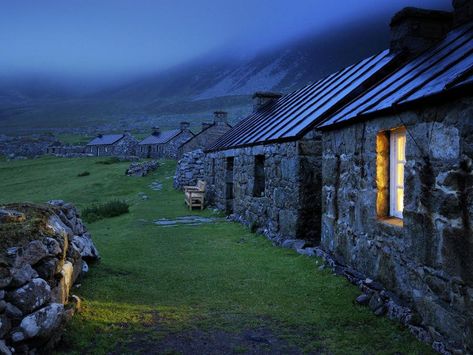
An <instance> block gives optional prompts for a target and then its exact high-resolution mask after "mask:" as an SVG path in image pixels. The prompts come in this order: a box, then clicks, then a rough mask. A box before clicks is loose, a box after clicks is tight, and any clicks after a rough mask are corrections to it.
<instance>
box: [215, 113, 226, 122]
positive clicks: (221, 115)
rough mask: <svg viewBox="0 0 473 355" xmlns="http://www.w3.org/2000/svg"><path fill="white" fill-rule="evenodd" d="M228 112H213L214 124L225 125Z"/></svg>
mask: <svg viewBox="0 0 473 355" xmlns="http://www.w3.org/2000/svg"><path fill="white" fill-rule="evenodd" d="M227 116H228V112H225V111H215V112H214V123H215V124H217V125H223V124H226V123H227Z"/></svg>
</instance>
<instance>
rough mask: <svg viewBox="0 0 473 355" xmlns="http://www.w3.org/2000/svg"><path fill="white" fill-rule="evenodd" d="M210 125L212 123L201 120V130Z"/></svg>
mask: <svg viewBox="0 0 473 355" xmlns="http://www.w3.org/2000/svg"><path fill="white" fill-rule="evenodd" d="M211 125H212V123H209V122H202V131H205V130H206V129H207V128H209V127H210V126H211Z"/></svg>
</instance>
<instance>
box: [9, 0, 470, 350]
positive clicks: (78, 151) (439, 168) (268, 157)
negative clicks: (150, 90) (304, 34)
mask: <svg viewBox="0 0 473 355" xmlns="http://www.w3.org/2000/svg"><path fill="white" fill-rule="evenodd" d="M449 6H450V11H440V10H430V9H421V8H414V7H407V8H402V7H401V8H398V12H397V13H395V14H392V13H391V20H390V26H389V31H390V41H389V42H386V43H384V48H385V50H383V51H381V52H377V53H371V55H370V56H368V57H365V58H362V59H361V60H359V61H357V62H354V63H352V64H351V65H349V66H345V67H341V68H339V69H338V71H334V72H332V73H331V74H329V75H324V76H321V77H319V78H318V80H315V81H313V82H310V83H308V84H306V85H304V86H302V87H300V88H298V89H296V90H294V91H290V92H277V91H271V90H267V89H265V88H262V89H261V90H255V91H254V92H253V94H252V95H251V96H246V97H245V100H248V102H247V104H248V106H251V109H250V110H249V111H248V112H246V113H245V114H242V115H238V114H237V113H235V111H231V110H230V111H228V110H226V109H225V105H218V106H217V105H216V106H215V107H213V108H211V110H210V111H209V112H213V114H212V113H209V114H208V115H206V116H201V117H199V118H198V120H197V121H196V120H195V119H192V120H185V119H179V120H177V119H176V120H173V121H170V123H169V124H168V125H164V126H163V125H160V126H159V127H158V125H157V124H149V125H145V126H141V127H140V129H139V130H137V129H136V128H137V127H135V126H132V125H130V126H129V127H127V126H125V127H120V129H119V130H118V129H116V128H114V127H109V129H108V130H107V128H105V129H104V128H103V127H99V128H97V127H95V128H92V129H89V130H88V131H87V132H85V131H84V132H77V131H75V138H77V140H76V141H74V142H72V141H71V140H70V139H69V140H68V139H65V138H64V137H66V136H65V135H62V136H61V135H60V134H54V133H53V134H51V133H50V134H45V133H38V132H33V133H31V134H22V135H16V136H15V135H13V134H7V133H5V132H6V131H3V132H2V130H3V129H2V128H1V125H2V121H1V120H0V156H1V157H2V158H1V159H0V246H1V248H0V252H1V254H0V353H1V354H42V353H46V354H50V353H52V354H63V353H64V354H66V353H67V354H239V353H243V354H434V353H440V354H473V1H471V0H455V1H453V3H452V4H449ZM359 40H360V41H363V38H360V39H359ZM343 45H348V44H347V43H345V44H343V43H340V44H339V46H342V47H343ZM342 49H343V48H342ZM196 122H197V123H196ZM160 127H161V128H160ZM61 138H64V139H61Z"/></svg>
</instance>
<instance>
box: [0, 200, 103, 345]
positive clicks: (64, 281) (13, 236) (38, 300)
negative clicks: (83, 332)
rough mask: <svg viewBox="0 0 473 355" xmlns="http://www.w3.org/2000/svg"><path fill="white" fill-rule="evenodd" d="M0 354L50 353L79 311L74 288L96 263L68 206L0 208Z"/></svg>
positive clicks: (82, 228) (90, 245) (87, 238)
mask: <svg viewBox="0 0 473 355" xmlns="http://www.w3.org/2000/svg"><path fill="white" fill-rule="evenodd" d="M0 251H1V252H0V353H2V354H12V353H16V354H30V353H36V352H37V351H38V350H41V351H42V352H47V351H49V350H50V349H51V348H52V347H53V346H54V345H55V344H56V343H57V341H58V340H59V339H60V337H61V334H62V329H63V326H64V323H65V322H66V321H67V320H68V319H70V318H71V317H72V315H73V314H74V311H75V310H76V309H77V307H79V306H80V300H79V299H78V298H77V297H76V296H74V295H71V288H72V286H73V285H74V283H75V282H76V281H77V280H78V279H79V278H80V277H81V275H82V274H83V273H84V272H87V270H88V264H87V263H89V262H94V261H96V260H97V259H99V254H98V251H97V249H96V248H95V246H94V244H93V242H92V239H91V236H90V234H89V233H88V232H87V229H86V227H85V226H84V224H83V223H82V220H81V219H80V216H79V214H78V213H77V210H76V209H75V207H74V206H73V205H72V204H69V203H64V202H63V201H59V200H56V201H50V202H49V203H48V204H44V205H37V204H29V203H17V204H9V205H4V206H0Z"/></svg>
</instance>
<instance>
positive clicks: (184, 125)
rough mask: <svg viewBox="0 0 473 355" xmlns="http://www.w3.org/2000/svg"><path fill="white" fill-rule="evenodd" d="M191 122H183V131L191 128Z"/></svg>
mask: <svg viewBox="0 0 473 355" xmlns="http://www.w3.org/2000/svg"><path fill="white" fill-rule="evenodd" d="M189 126H190V123H189V122H184V121H183V122H181V131H187V130H189Z"/></svg>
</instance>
